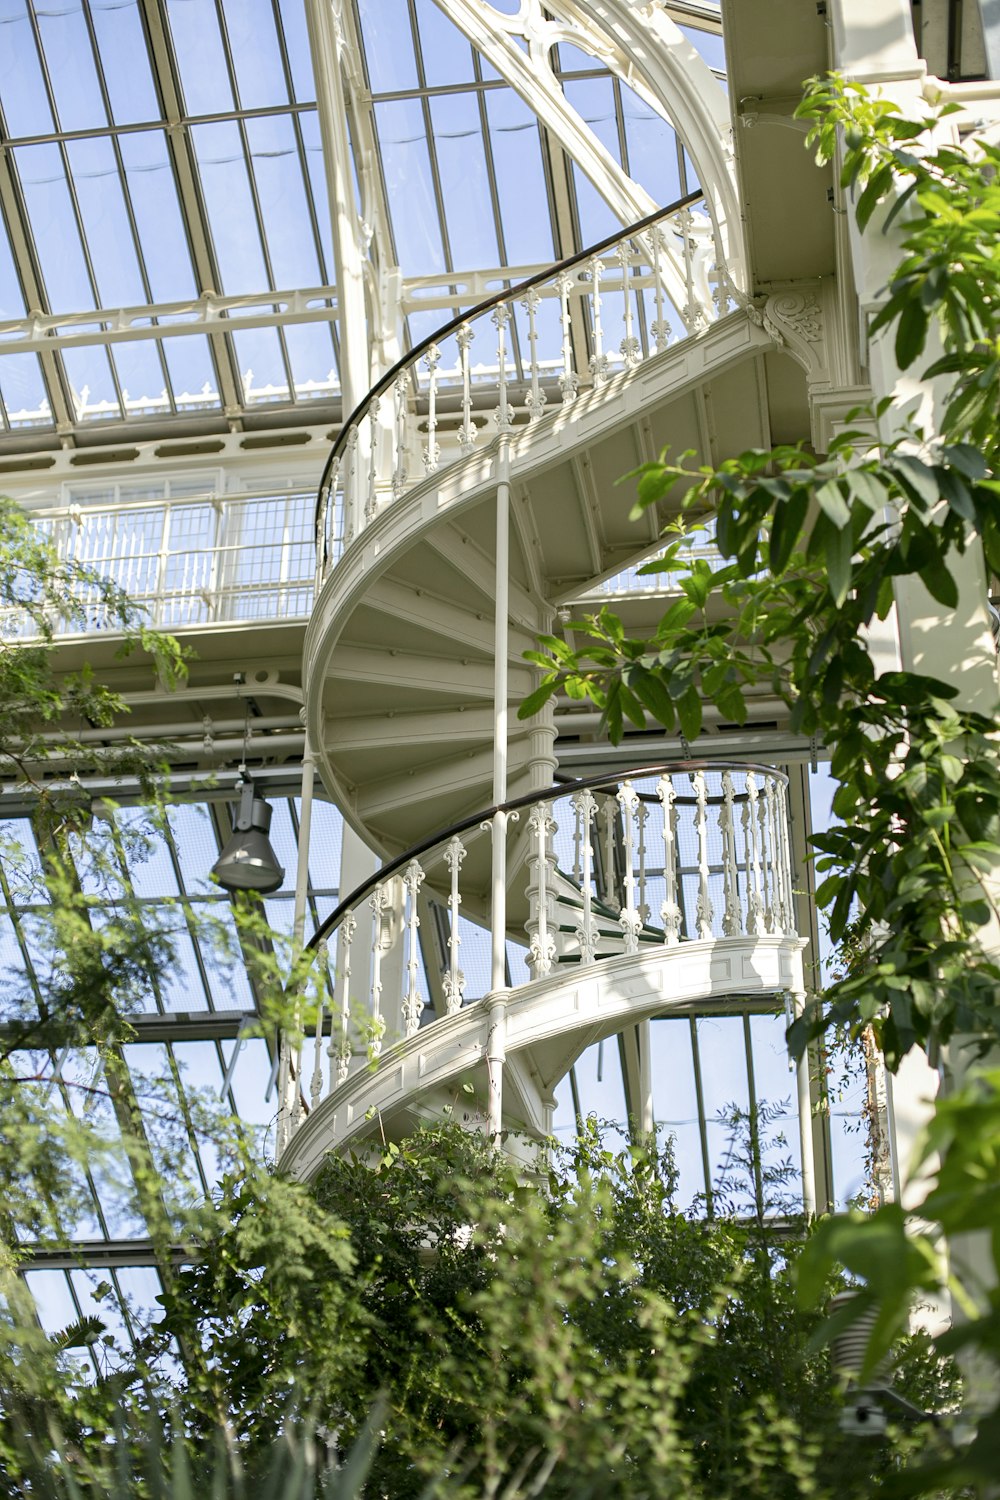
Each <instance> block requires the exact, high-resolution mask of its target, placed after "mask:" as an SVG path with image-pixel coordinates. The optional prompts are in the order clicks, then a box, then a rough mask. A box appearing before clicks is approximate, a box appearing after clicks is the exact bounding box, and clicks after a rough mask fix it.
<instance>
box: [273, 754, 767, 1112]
mask: <svg viewBox="0 0 1000 1500" xmlns="http://www.w3.org/2000/svg"><path fill="white" fill-rule="evenodd" d="M737 769H739V771H740V775H739V776H738V777H737V776H736V774H735V772H736V770H737ZM785 788H786V781H785V777H784V776H783V775H782V774H781V773H780V772H777V771H774V770H770V769H768V768H766V767H758V766H754V767H749V768H748V767H746V766H743V767H739V768H736V767H734V766H732V765H728V764H718V765H714V764H712V763H707V762H706V763H703V764H698V765H695V766H693V767H692V766H689V765H682V766H666V767H654V768H652V769H651V770H648V769H647V770H643V771H636V772H632V773H631V774H629V775H627V776H624V777H613V778H610V779H606V780H597V779H595V780H594V781H591V782H584V783H579V784H577V785H575V786H574V785H572V784H571V785H570V786H557V787H553V788H551V789H550V790H549V791H547V792H545V793H539V794H538V795H537V796H535V797H532V798H531V799H530V801H527V802H521V803H520V805H519V806H511V805H509V804H508V805H507V806H506V807H501V808H498V809H493V810H491V812H490V813H489V815H488V816H486V817H483V816H481V815H480V816H479V817H478V818H470V819H468V820H467V821H466V822H465V823H463V824H462V825H460V826H459V827H458V828H457V829H454V830H449V831H448V832H447V833H446V834H445V835H443V836H442V838H441V840H440V842H439V843H438V844H434V845H432V846H431V847H429V848H424V847H421V849H420V852H419V856H416V855H415V856H409V855H403V856H400V859H399V860H397V861H395V862H394V863H393V864H391V865H389V866H388V867H387V868H386V870H385V871H384V873H381V874H379V875H376V876H373V877H371V879H370V880H369V881H368V882H367V883H366V885H364V886H362V887H359V889H358V890H357V891H355V892H354V893H353V894H352V895H351V896H349V897H348V898H347V899H346V901H345V903H344V907H343V911H342V913H336V912H335V913H334V914H333V917H332V918H331V919H330V922H329V923H327V924H325V925H324V928H323V929H321V932H320V934H319V935H318V936H317V941H320V940H322V941H325V942H328V943H330V944H331V945H333V944H334V942H335V943H336V951H337V962H336V971H335V974H334V981H333V1001H332V1006H330V1007H329V1008H328V1007H327V1006H326V1005H325V1004H324V1005H323V1007H322V1009H321V1011H320V1013H319V1014H318V1015H317V1017H316V1021H315V1025H314V1026H312V1044H313V1048H314V1052H313V1065H312V1073H311V1077H310V1078H309V1079H308V1080H304V1079H303V1074H302V1069H301V1067H300V1066H297V1065H296V1060H297V1057H298V1052H299V1048H300V1047H301V1045H302V1038H298V1039H296V1038H294V1037H289V1038H286V1039H285V1041H284V1042H283V1053H282V1059H283V1060H282V1063H281V1074H282V1078H283V1079H285V1080H286V1089H287V1094H286V1096H285V1097H286V1108H285V1110H284V1115H285V1117H286V1119H287V1125H285V1126H283V1130H284V1132H285V1133H284V1135H283V1139H288V1138H290V1136H291V1134H292V1133H294V1131H295V1130H296V1129H297V1127H298V1125H299V1123H300V1120H301V1117H302V1115H303V1104H304V1100H305V1099H306V1097H308V1100H309V1107H310V1109H312V1108H315V1106H316V1103H317V1100H319V1101H320V1102H321V1101H322V1097H325V1093H320V1094H317V1080H318V1079H320V1087H321V1088H322V1080H321V1070H319V1058H320V1052H321V1049H322V1044H323V1038H325V1037H326V1036H329V1046H328V1048H327V1052H328V1056H329V1058H330V1068H329V1080H328V1083H327V1085H326V1090H325V1092H333V1091H334V1090H336V1089H339V1088H340V1087H341V1086H342V1085H344V1084H346V1083H347V1082H348V1080H349V1079H350V1078H351V1077H352V1075H353V1072H354V1071H356V1066H366V1065H367V1064H368V1063H370V1062H374V1061H376V1060H377V1059H378V1058H379V1056H380V1054H382V1053H383V1052H384V1051H385V1048H386V1047H387V1046H388V1045H389V1044H392V1045H395V1044H396V1043H399V1042H401V1041H402V1042H404V1043H405V1040H406V1038H408V1037H412V1036H414V1035H415V1033H416V1032H417V1030H418V1028H419V1030H420V1033H421V1035H424V1034H425V1033H426V1032H428V1031H429V1030H430V1029H431V1028H433V1027H434V1026H435V1025H437V1024H438V1021H439V1020H447V1018H448V1017H457V1015H458V1014H459V1012H461V1011H464V1010H467V1009H468V1007H469V1006H470V1005H485V1006H487V1007H488V1008H491V1010H490V1014H491V1017H492V1020H491V1028H492V1030H491V1036H492V1046H493V1051H492V1054H491V1061H490V1068H491V1075H490V1076H491V1099H492V1100H493V1102H494V1104H495V1103H496V1101H497V1100H498V1099H500V1098H501V1097H502V1085H503V1077H502V1075H503V1065H504V1064H503V1050H504V1027H505V1024H506V1022H505V1015H504V1014H501V1012H502V1011H503V1010H504V1006H505V1004H506V1001H507V999H508V998H509V999H511V1000H512V999H513V998H515V997H516V996H517V994H518V993H519V991H518V989H517V988H516V987H515V988H513V989H508V988H507V987H506V985H505V983H503V982H501V983H500V984H498V983H496V969H495V968H494V963H495V961H496V955H497V954H498V953H499V955H500V956H501V958H500V962H501V963H503V961H504V957H505V954H506V950H507V945H508V943H509V942H510V941H511V940H512V939H516V938H517V937H518V934H516V933H515V932H513V931H512V930H511V928H510V926H509V925H508V915H507V914H508V912H509V911H514V910H518V911H519V912H521V913H524V912H527V920H526V921H525V923H524V927H523V929H522V930H521V933H520V937H519V940H520V942H521V944H522V945H523V947H524V949H525V950H526V955H525V956H526V960H527V964H528V968H529V970H530V972H531V976H532V980H531V982H532V983H536V982H539V983H540V982H545V983H549V984H551V983H552V982H553V980H554V979H555V976H556V974H557V973H562V972H565V973H566V976H567V982H568V983H575V976H578V974H579V971H580V969H581V968H590V967H592V966H594V965H599V964H600V963H602V962H603V961H604V960H605V959H608V958H613V957H615V956H627V955H636V956H637V957H642V956H645V957H649V956H650V955H654V956H655V955H657V954H659V955H660V956H661V957H662V958H663V959H664V960H665V961H666V959H667V955H668V953H670V952H671V951H672V950H673V949H675V948H676V947H677V946H678V945H681V946H683V945H684V944H686V943H689V942H692V941H700V942H703V943H704V942H707V943H723V944H724V943H726V942H744V943H745V942H746V941H747V935H749V936H750V937H751V938H754V937H760V938H764V937H767V938H768V939H771V938H775V937H778V938H781V937H794V935H795V934H794V927H793V924H792V918H791V904H790V894H789V893H790V892H791V866H790V862H789V849H790V843H789V835H788V815H787V802H786V799H785ZM519 812H522V813H524V814H525V815H526V818H525V827H524V832H523V834H521V835H520V838H521V839H522V840H523V842H522V844H521V847H520V854H519V857H516V858H515V857H514V856H513V854H512V855H511V857H510V859H509V861H508V860H507V858H506V845H507V841H508V829H509V828H510V827H512V826H513V825H514V824H515V822H516V819H517V816H518V813H519ZM754 830H756V832H755V831H754ZM497 840H501V841H502V842H503V844H504V851H505V852H504V855H503V857H501V858H499V859H498V860H494V853H495V849H494V846H495V843H496V842H497ZM511 847H512V849H514V848H515V847H516V845H515V844H514V843H513V842H512V845H511ZM557 848H558V849H561V850H564V851H566V858H567V859H572V861H573V870H572V873H570V872H568V871H567V870H565V869H563V868H560V866H559V864H558V861H557V855H556V852H555V851H556V849H557ZM598 848H600V854H599V855H598ZM661 848H662V850H663V856H662V863H660V862H659V852H658V851H659V850H660V849H661ZM654 851H655V852H654ZM497 869H499V870H501V871H503V872H505V873H506V872H507V871H511V872H513V873H512V874H511V876H510V878H509V883H508V885H507V886H505V887H504V889H503V890H502V891H500V892H499V899H498V893H497V891H496V890H495V889H494V883H493V880H494V873H495V871H496V870H497ZM713 886H715V887H716V888H719V887H720V886H721V889H722V891H723V893H724V900H723V901H720V902H719V903H717V909H716V905H715V904H713V902H712V900H711V890H712V888H713ZM764 890H766V891H767V892H769V893H771V894H770V899H769V901H768V902H767V905H766V909H765V904H764V902H763V899H762V896H763V892H764ZM421 892H422V894H421ZM758 893H759V896H760V899H759V898H758ZM418 896H419V898H420V899H421V900H426V899H429V900H430V902H431V903H432V906H436V907H437V910H438V916H439V921H440V923H441V925H442V926H443V928H444V929H445V930H446V932H447V936H446V939H445V942H446V951H447V967H446V971H445V973H444V974H443V975H442V988H443V992H444V999H445V1016H444V1017H441V1016H440V1015H439V1016H437V1017H431V1016H430V1015H429V1014H428V1013H427V1012H425V1010H424V1001H423V998H422V996H421V992H420V986H421V956H420V930H421V929H420V922H419V918H418V914H417V905H418ZM786 897H787V898H788V899H786ZM362 903H363V904H365V905H366V906H367V907H368V909H369V910H370V911H371V913H372V926H371V956H370V961H369V963H368V964H366V965H362V966H361V969H362V972H360V973H359V972H357V970H355V973H354V974H353V976H352V962H351V960H352V943H353V939H354V936H355V931H356V929H357V922H356V920H355V917H354V912H355V911H357V910H358V909H359V907H360V906H361V905H362ZM651 910H653V911H656V913H657V915H658V918H659V923H660V925H659V926H653V925H650V918H649V915H648V913H649V912H650V911H651ZM520 920H521V918H520V917H519V918H518V921H520ZM460 925H462V927H463V933H460V931H459V928H460ZM765 929H766V930H765ZM477 930H478V937H477ZM480 939H481V940H482V941H481V943H480ZM463 940H464V941H466V942H468V943H470V944H472V951H473V952H476V951H477V948H478V951H479V953H480V955H481V957H480V961H479V967H478V977H477V980H476V985H477V988H475V989H473V990H472V992H471V994H470V981H469V980H468V979H467V978H466V975H465V974H464V973H463V971H462V968H461V967H460V966H459V951H460V944H461V943H462V942H463ZM366 942H367V937H366ZM487 947H488V948H489V950H490V952H491V953H492V954H493V959H492V960H491V962H490V964H489V965H487V964H486V962H485V960H486V950H487ZM467 951H468V950H467ZM319 968H320V970H321V977H320V981H319V984H320V989H321V990H322V984H324V983H325V964H323V963H321V964H320V966H319ZM501 977H502V976H501ZM571 1020H572V1017H569V1018H568V1024H569V1023H570V1022H571ZM384 1038H385V1039H388V1040H387V1042H386V1043H385V1045H384V1043H383V1039H384ZM296 1094H298V1095H299V1096H300V1097H299V1098H298V1102H296Z"/></svg>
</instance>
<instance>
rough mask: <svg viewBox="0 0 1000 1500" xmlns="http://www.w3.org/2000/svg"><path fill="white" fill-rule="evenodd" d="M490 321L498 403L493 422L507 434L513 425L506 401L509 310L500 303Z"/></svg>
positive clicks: (512, 418) (512, 417)
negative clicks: (495, 348) (493, 341)
mask: <svg viewBox="0 0 1000 1500" xmlns="http://www.w3.org/2000/svg"><path fill="white" fill-rule="evenodd" d="M490 321H491V322H492V324H493V326H494V328H495V329H496V331H497V370H498V385H499V396H500V402H499V405H498V406H497V409H496V411H495V412H494V413H493V420H494V421H495V422H496V424H497V427H498V428H499V430H500V431H501V432H509V431H510V430H511V427H512V426H513V425H514V413H513V412H512V410H511V408H510V405H509V404H508V401H507V325H508V323H509V322H510V308H509V307H508V306H507V303H506V302H501V303H500V304H499V305H498V306H497V307H495V308H494V309H493V312H492V314H491V318H490Z"/></svg>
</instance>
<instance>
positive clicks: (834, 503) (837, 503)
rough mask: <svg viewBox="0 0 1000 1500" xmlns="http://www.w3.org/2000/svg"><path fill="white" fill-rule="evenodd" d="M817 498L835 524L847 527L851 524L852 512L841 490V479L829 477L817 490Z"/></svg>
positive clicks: (822, 508) (821, 507)
mask: <svg viewBox="0 0 1000 1500" xmlns="http://www.w3.org/2000/svg"><path fill="white" fill-rule="evenodd" d="M816 500H817V503H818V504H819V507H820V509H821V510H822V511H823V513H824V514H825V515H826V516H828V517H829V519H830V520H831V521H832V522H833V524H834V526H838V527H845V526H849V525H850V521H851V512H850V509H849V507H848V504H847V501H846V500H845V499H844V497H843V495H842V494H841V492H840V481H839V480H837V479H828V480H827V481H826V483H825V484H821V485H820V487H819V489H818V490H817V491H816Z"/></svg>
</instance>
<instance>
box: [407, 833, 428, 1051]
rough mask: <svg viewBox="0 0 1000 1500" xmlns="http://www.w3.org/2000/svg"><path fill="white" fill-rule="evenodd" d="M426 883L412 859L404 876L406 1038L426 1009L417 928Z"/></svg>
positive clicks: (420, 870)
mask: <svg viewBox="0 0 1000 1500" xmlns="http://www.w3.org/2000/svg"><path fill="white" fill-rule="evenodd" d="M423 883H424V872H423V870H422V869H421V868H420V864H419V862H418V861H417V860H415V859H411V860H410V863H409V864H408V865H407V867H406V873H405V874H404V876H403V886H404V889H405V891H406V934H407V943H408V953H407V958H406V974H407V987H406V995H405V998H404V1000H403V1032H404V1035H406V1036H412V1035H413V1033H414V1032H415V1031H416V1029H417V1027H418V1026H419V1025H420V1014H421V1012H422V1010H423V1008H424V997H423V996H422V995H421V993H420V989H419V985H418V975H419V972H420V949H419V946H418V940H417V928H418V927H419V926H420V918H419V916H418V915H417V895H418V893H419V891H420V887H421V886H422V885H423Z"/></svg>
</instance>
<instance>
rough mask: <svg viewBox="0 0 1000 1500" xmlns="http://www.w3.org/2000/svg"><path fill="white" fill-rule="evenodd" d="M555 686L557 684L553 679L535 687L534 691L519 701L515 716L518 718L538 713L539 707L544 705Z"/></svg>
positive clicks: (525, 717) (530, 716) (526, 717)
mask: <svg viewBox="0 0 1000 1500" xmlns="http://www.w3.org/2000/svg"><path fill="white" fill-rule="evenodd" d="M556 686H557V684H556V682H555V681H554V680H553V681H552V682H543V683H542V685H541V686H540V687H537V688H535V690H534V692H533V693H529V694H528V696H527V697H526V698H525V699H524V700H523V702H522V703H521V705H520V707H519V708H518V710H517V717H518V718H519V719H530V718H532V717H533V715H534V714H537V713H538V711H539V709H542V708H544V707H545V705H546V703H548V701H549V699H550V698H551V697H552V695H553V693H554V692H555V690H556Z"/></svg>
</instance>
